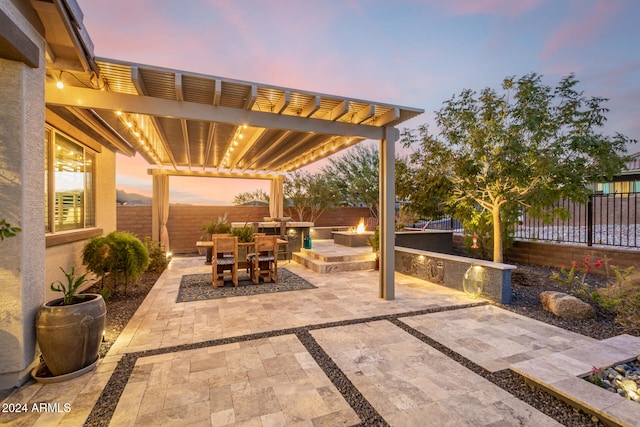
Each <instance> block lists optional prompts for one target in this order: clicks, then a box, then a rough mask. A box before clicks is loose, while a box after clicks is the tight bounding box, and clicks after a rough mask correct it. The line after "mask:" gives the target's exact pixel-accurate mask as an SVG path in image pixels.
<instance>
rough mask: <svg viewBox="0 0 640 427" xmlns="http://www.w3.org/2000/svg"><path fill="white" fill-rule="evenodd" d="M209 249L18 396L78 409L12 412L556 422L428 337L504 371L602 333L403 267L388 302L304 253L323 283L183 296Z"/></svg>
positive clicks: (239, 419)
mask: <svg viewBox="0 0 640 427" xmlns="http://www.w3.org/2000/svg"><path fill="white" fill-rule="evenodd" d="M202 261H203V260H202V258H196V257H186V258H174V259H173V260H172V261H171V263H170V265H169V267H168V269H167V270H166V271H165V272H164V273H163V275H162V276H161V278H160V279H159V280H158V282H157V284H156V285H155V286H154V288H153V289H152V290H151V291H150V293H149V295H148V297H147V298H146V299H145V301H144V302H143V304H141V306H140V308H139V310H138V311H137V312H136V314H135V316H134V317H133V318H132V319H131V321H130V322H129V324H128V325H127V327H126V328H125V330H124V331H123V333H122V334H121V336H120V337H119V339H118V340H117V341H116V343H115V344H114V345H113V346H112V348H111V350H110V352H109V354H108V355H107V357H105V359H104V360H102V361H101V362H100V363H99V365H98V367H97V369H96V370H95V371H94V372H92V373H90V374H87V375H85V376H83V377H80V378H77V379H74V380H71V381H68V382H65V383H60V384H48V385H42V384H36V383H33V384H28V385H26V386H25V387H22V388H21V389H20V390H19V392H18V393H16V394H14V395H12V396H11V397H10V398H9V399H7V401H10V402H16V403H27V404H29V405H30V404H32V403H34V402H51V403H59V404H61V405H62V404H65V403H68V404H70V407H71V410H70V411H68V412H65V411H60V412H44V413H36V412H33V411H30V412H28V413H26V414H0V423H8V424H9V425H12V424H16V425H24V426H30V425H47V426H55V425H69V426H75V425H82V423H83V422H84V421H85V420H88V425H107V424H108V423H109V422H110V423H111V425H113V426H124V425H183V426H184V425H230V424H235V425H265V426H267V425H331V426H333V425H353V424H358V423H359V422H362V421H365V422H372V423H384V422H385V421H386V422H388V423H390V424H391V425H425V422H426V423H432V425H436V424H438V425H461V424H462V425H464V424H467V425H512V424H513V425H515V423H520V422H521V423H523V424H524V425H553V424H555V422H554V421H553V420H550V419H549V418H547V417H546V416H544V415H543V414H541V413H540V412H538V411H537V410H535V409H534V408H532V407H530V406H528V405H526V404H525V403H523V402H521V401H519V400H518V399H516V398H514V397H513V396H511V395H510V394H508V393H507V392H505V391H504V390H502V389H500V388H498V387H497V386H495V385H493V384H491V383H490V382H488V381H487V380H485V379H484V378H482V377H481V376H479V375H477V374H475V373H473V372H472V371H470V370H468V369H466V368H464V367H462V366H461V365H459V364H458V363H456V362H455V361H453V360H452V359H450V358H448V357H446V356H445V355H443V354H442V353H440V352H438V351H437V350H435V349H434V348H433V347H431V346H430V345H429V344H428V342H427V341H428V340H426V339H419V338H416V336H419V335H420V334H424V335H426V336H427V337H430V338H432V339H434V340H436V341H439V342H440V343H442V344H444V345H445V346H447V347H449V348H450V349H451V350H453V351H455V352H457V353H459V354H461V355H463V356H464V357H466V358H468V359H469V360H470V361H472V362H474V363H476V364H480V365H482V366H487V367H489V368H490V369H502V367H503V366H504V365H505V364H506V363H508V362H509V361H510V360H512V359H514V360H518V361H520V360H527V358H534V357H536V356H538V355H540V354H543V353H544V352H545V351H547V352H553V351H560V349H570V348H572V346H573V344H575V346H578V345H580V344H584V343H585V342H589V339H587V338H585V337H580V336H577V335H575V334H573V335H571V334H569V335H567V333H566V332H565V331H562V330H561V329H558V328H554V327H549V326H548V325H545V324H542V323H540V322H537V321H535V320H532V319H527V318H519V317H518V316H516V317H514V316H515V315H513V314H512V313H510V312H507V311H505V310H502V309H500V308H497V307H493V306H488V305H482V306H477V307H473V306H472V305H474V304H478V303H482V301H478V300H470V299H468V298H467V297H466V296H465V295H464V294H463V293H460V292H456V291H453V290H450V289H448V288H445V287H441V286H437V285H432V284H429V283H426V282H423V281H421V280H418V279H414V278H411V277H408V276H403V275H399V274H397V275H396V299H395V300H393V301H385V300H382V299H380V298H378V295H377V294H378V272H375V271H361V272H345V273H340V274H325V275H322V274H317V273H313V272H310V271H307V270H304V269H303V268H301V267H300V266H298V265H297V264H295V263H290V264H286V263H285V264H284V265H281V266H280V267H281V268H288V269H290V270H291V271H293V272H294V273H296V274H298V275H300V276H301V277H303V278H305V279H306V280H308V281H310V282H312V283H313V284H314V285H316V286H317V289H310V290H303V291H295V292H283V293H277V294H262V295H255V296H248V297H234V298H224V299H217V300H208V301H198V302H189V303H176V302H175V301H176V296H177V292H178V287H179V283H180V279H181V277H182V275H185V274H199V273H207V272H208V271H209V268H210V267H209V266H206V265H204V264H203V262H202ZM443 310H444V311H443ZM513 321H514V322H515V324H516V325H517V327H516V328H515V329H512V328H510V327H508V326H507V324H508V323H509V322H513ZM411 331H413V332H411ZM474 334H479V335H477V336H476V335H474ZM472 336H476V338H477V337H478V336H480V337H481V338H480V339H481V340H482V342H483V343H484V344H485V345H487V346H488V347H487V348H484V347H483V349H484V350H486V351H480V352H478V351H476V350H477V348H478V347H477V346H478V345H479V344H478V342H477V341H475V340H471V339H470V337H472ZM573 340H575V342H574V341H573ZM505 349H506V350H505ZM545 349H546V350H545ZM492 354H493V356H491V355H492ZM442 372H446V373H447V374H450V375H452V376H453V378H454V379H455V381H448V380H446V378H443V377H442V375H441V374H442ZM96 402H97V403H96ZM94 404H95V406H94ZM425 414H428V416H426V415H425ZM470 414H475V415H473V416H472V415H470Z"/></svg>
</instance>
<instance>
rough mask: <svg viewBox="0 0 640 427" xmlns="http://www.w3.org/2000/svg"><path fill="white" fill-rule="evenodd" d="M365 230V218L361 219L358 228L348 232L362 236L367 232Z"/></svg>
mask: <svg viewBox="0 0 640 427" xmlns="http://www.w3.org/2000/svg"><path fill="white" fill-rule="evenodd" d="M365 230H366V226H365V225H364V218H360V222H359V223H358V226H357V227H351V228H349V229H348V230H347V231H348V232H349V233H356V234H362V233H364V232H365Z"/></svg>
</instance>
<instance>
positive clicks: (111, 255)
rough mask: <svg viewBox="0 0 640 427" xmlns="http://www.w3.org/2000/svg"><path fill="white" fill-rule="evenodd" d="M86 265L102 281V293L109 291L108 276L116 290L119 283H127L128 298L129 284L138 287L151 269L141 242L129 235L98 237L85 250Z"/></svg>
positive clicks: (89, 242)
mask: <svg viewBox="0 0 640 427" xmlns="http://www.w3.org/2000/svg"><path fill="white" fill-rule="evenodd" d="M82 258H83V263H84V264H86V265H87V268H88V269H89V270H90V271H92V272H93V273H95V274H97V275H99V276H101V277H102V291H101V292H104V291H106V287H107V284H106V281H105V280H104V279H105V276H106V274H107V273H109V276H110V277H111V278H112V279H113V282H114V290H115V289H116V288H117V286H118V280H119V279H124V286H125V294H126V292H127V286H128V284H129V280H130V279H133V280H134V282H135V283H137V281H138V279H139V278H140V276H141V275H142V273H144V272H145V271H146V269H147V266H148V265H149V253H148V252H147V248H146V247H145V246H144V245H143V244H142V242H141V241H140V239H138V238H137V237H136V236H134V235H133V234H131V233H128V232H120V231H114V232H112V233H109V234H108V235H107V236H106V237H102V236H100V237H94V238H93V239H91V240H89V241H88V242H87V244H86V245H85V247H84V249H83V254H82Z"/></svg>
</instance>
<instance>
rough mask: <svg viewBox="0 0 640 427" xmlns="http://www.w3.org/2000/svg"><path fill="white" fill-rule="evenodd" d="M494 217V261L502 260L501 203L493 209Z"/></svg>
mask: <svg viewBox="0 0 640 427" xmlns="http://www.w3.org/2000/svg"><path fill="white" fill-rule="evenodd" d="M491 215H492V217H493V262H502V221H501V220H500V205H494V206H493V209H492V210H491Z"/></svg>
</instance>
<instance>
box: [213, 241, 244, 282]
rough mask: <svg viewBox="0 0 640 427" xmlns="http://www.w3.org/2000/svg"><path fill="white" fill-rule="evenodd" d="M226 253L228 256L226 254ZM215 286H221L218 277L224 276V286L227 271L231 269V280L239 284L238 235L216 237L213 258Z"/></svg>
mask: <svg viewBox="0 0 640 427" xmlns="http://www.w3.org/2000/svg"><path fill="white" fill-rule="evenodd" d="M225 254H226V256H225ZM211 270H212V275H213V287H214V288H217V287H218V286H219V283H218V279H219V278H222V286H224V274H225V271H228V270H230V272H231V281H232V282H233V285H234V286H236V287H237V286H238V237H237V236H233V237H214V239H213V259H212V260H211Z"/></svg>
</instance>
